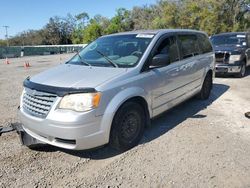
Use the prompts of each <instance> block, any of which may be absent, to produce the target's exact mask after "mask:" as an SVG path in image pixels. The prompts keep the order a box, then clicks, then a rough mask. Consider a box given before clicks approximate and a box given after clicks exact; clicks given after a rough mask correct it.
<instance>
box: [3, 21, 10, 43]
mask: <svg viewBox="0 0 250 188" xmlns="http://www.w3.org/2000/svg"><path fill="white" fill-rule="evenodd" d="M3 27H4V28H5V33H6V34H5V38H6V42H7V47H9V38H8V28H9V27H10V26H7V25H4V26H3Z"/></svg>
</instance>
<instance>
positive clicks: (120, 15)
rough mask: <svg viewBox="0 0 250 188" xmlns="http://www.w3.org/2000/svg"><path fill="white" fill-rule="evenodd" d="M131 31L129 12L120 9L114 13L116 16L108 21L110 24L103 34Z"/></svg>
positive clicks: (131, 24) (131, 23)
mask: <svg viewBox="0 0 250 188" xmlns="http://www.w3.org/2000/svg"><path fill="white" fill-rule="evenodd" d="M132 29H133V22H132V17H131V13H130V11H128V10H126V9H124V8H120V9H118V10H117V11H116V15H115V16H114V17H113V18H112V19H111V20H110V24H109V26H108V27H107V29H105V31H104V33H106V34H111V33H116V32H122V31H129V30H132Z"/></svg>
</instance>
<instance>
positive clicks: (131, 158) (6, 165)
mask: <svg viewBox="0 0 250 188" xmlns="http://www.w3.org/2000/svg"><path fill="white" fill-rule="evenodd" d="M71 56H72V54H64V55H53V56H37V57H25V58H19V59H10V64H9V65H6V64H5V63H4V60H0V126H1V125H2V126H4V125H6V123H8V122H17V121H18V119H17V115H16V113H17V107H18V105H19V98H20V94H21V91H22V81H23V80H24V79H25V78H26V77H27V76H28V75H31V76H32V75H34V74H36V73H38V72H41V71H43V70H45V69H48V68H49V67H52V66H55V65H58V64H59V63H62V62H65V61H66V60H67V59H69V58H70V57H71ZM25 61H29V63H30V64H31V67H30V68H27V69H25V68H24V67H23V63H24V62H25ZM247 111H250V69H248V72H247V76H246V77H245V78H243V79H238V78H233V77H230V78H216V79H215V80H214V87H213V90H212V94H211V97H210V99H209V100H207V101H199V100H197V99H191V100H189V101H187V102H185V103H183V104H181V105H179V106H177V107H176V108H174V109H172V110H171V111H169V112H167V113H164V114H163V115H161V116H160V117H159V118H157V119H155V120H153V121H152V127H150V128H147V129H146V131H145V134H144V137H143V139H142V141H141V143H140V144H139V145H138V146H137V147H135V148H133V149H131V150H129V151H127V152H124V153H118V152H116V151H114V150H113V149H111V148H110V147H108V146H105V147H102V148H99V149H94V150H89V151H68V150H63V149H60V148H56V147H53V146H44V147H43V148H42V149H40V150H30V149H28V148H26V147H24V146H21V145H20V143H19V140H18V136H17V134H16V133H8V134H4V135H2V136H1V137H0V187H125V188H127V187H143V188H144V187H178V188H179V187H185V188H187V187H204V188H205V187H227V188H228V187H250V160H249V157H250V119H247V118H246V117H245V116H244V113H245V112H247Z"/></svg>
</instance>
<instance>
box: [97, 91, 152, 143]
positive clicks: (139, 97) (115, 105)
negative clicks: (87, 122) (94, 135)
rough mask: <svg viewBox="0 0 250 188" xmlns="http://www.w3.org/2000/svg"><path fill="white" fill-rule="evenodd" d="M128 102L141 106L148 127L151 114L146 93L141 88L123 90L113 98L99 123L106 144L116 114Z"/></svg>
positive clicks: (149, 102)
mask: <svg viewBox="0 0 250 188" xmlns="http://www.w3.org/2000/svg"><path fill="white" fill-rule="evenodd" d="M129 101H133V102H137V103H138V104H140V105H142V107H143V109H144V110H145V111H144V112H145V115H146V126H149V125H150V117H151V114H152V112H151V110H150V105H149V104H151V101H150V97H147V93H146V92H145V90H144V89H142V88H137V87H133V88H128V89H125V90H123V91H121V92H119V93H118V94H116V95H115V96H114V97H113V99H112V100H111V101H110V102H109V104H108V106H107V108H106V110H105V112H104V115H103V118H102V122H101V130H102V131H103V132H105V140H106V142H107V143H108V142H109V137H110V131H111V126H112V122H113V119H114V117H115V114H116V112H117V111H118V110H119V109H120V108H121V107H122V105H123V104H125V103H126V102H129Z"/></svg>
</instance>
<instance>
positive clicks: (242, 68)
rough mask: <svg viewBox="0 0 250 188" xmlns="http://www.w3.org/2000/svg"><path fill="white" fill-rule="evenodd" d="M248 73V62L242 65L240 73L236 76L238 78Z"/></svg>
mask: <svg viewBox="0 0 250 188" xmlns="http://www.w3.org/2000/svg"><path fill="white" fill-rule="evenodd" d="M245 74H246V64H245V63H244V64H243V65H242V66H241V69H240V73H239V74H237V75H236V76H237V77H238V78H243V77H244V76H245Z"/></svg>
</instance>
